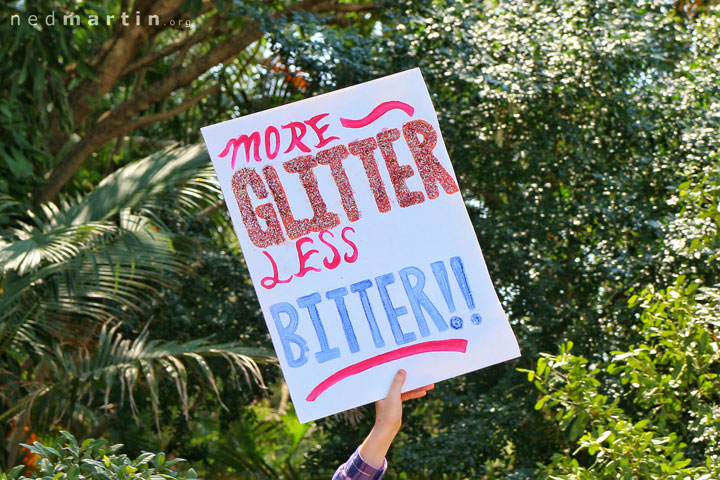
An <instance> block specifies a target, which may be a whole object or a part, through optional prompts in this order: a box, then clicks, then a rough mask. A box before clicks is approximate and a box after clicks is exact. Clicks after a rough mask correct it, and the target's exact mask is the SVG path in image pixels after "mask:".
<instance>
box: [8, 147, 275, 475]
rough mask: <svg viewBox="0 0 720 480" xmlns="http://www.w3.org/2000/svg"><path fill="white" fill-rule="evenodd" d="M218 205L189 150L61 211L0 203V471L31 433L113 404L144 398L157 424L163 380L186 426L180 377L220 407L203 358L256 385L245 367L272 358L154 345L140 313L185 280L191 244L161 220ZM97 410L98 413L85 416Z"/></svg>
mask: <svg viewBox="0 0 720 480" xmlns="http://www.w3.org/2000/svg"><path fill="white" fill-rule="evenodd" d="M218 198H219V189H218V188H217V185H216V183H215V181H214V172H213V171H212V168H211V167H210V165H209V160H208V157H207V154H206V153H205V152H204V149H202V148H200V147H197V146H196V147H186V148H179V149H169V150H164V151H162V152H159V153H157V154H155V155H151V156H150V157H147V158H144V159H142V160H139V161H136V162H133V163H131V164H129V165H127V166H125V167H124V168H122V169H119V170H117V171H116V172H115V173H113V174H112V175H110V176H108V177H107V178H105V179H104V180H103V181H102V182H101V183H100V184H99V185H98V186H97V187H96V188H95V189H94V190H93V191H92V192H90V193H88V194H86V195H82V196H79V197H77V198H75V199H64V200H62V201H61V203H60V205H55V204H52V203H48V204H45V205H42V206H41V207H40V208H38V209H36V210H30V209H28V208H27V207H26V206H25V205H24V204H23V203H21V202H17V201H14V200H12V199H11V198H8V197H5V198H0V421H2V422H3V424H2V426H0V435H2V436H3V438H6V439H7V440H8V441H7V442H0V445H2V444H4V445H7V446H5V447H0V449H4V451H0V454H2V457H3V460H0V463H5V465H4V466H5V467H9V466H12V465H13V464H15V463H16V461H17V459H18V453H19V451H18V449H19V446H18V445H19V443H20V442H21V441H24V440H25V436H27V434H28V432H29V431H30V430H32V431H34V432H45V431H49V430H50V429H53V428H56V427H57V426H60V425H62V426H63V427H65V428H66V429H70V430H72V429H73V428H74V427H79V426H81V425H82V426H84V427H85V428H91V427H93V426H97V425H98V424H100V423H102V421H103V417H104V416H107V415H110V414H111V413H110V412H111V409H108V408H107V407H108V405H109V404H111V402H112V403H115V402H123V401H126V400H127V401H128V402H129V404H130V407H131V408H132V411H133V412H136V411H137V408H138V407H137V405H136V402H135V395H136V392H137V388H143V389H145V391H146V392H149V398H150V404H151V406H152V409H153V411H154V414H155V420H156V423H157V419H158V408H159V406H160V403H161V399H160V396H159V390H158V385H159V382H160V380H161V379H163V378H165V379H169V380H172V381H173V382H174V383H175V385H176V388H177V392H178V395H179V397H180V399H181V403H182V407H183V411H184V414H185V416H186V417H188V416H189V412H188V394H187V385H188V371H189V370H190V369H192V370H194V371H197V372H200V376H201V378H203V379H204V381H206V382H207V383H208V384H209V385H210V386H211V387H212V388H213V390H214V391H215V392H216V393H218V398H219V391H218V386H217V385H216V381H215V376H214V374H213V371H212V369H211V368H210V367H209V366H208V363H207V362H206V358H207V357H212V356H215V357H222V358H224V359H225V360H227V362H228V363H229V365H230V368H231V371H232V372H234V373H241V374H242V375H240V376H239V377H241V378H244V379H245V380H246V381H247V383H249V384H250V383H257V384H260V385H262V377H261V375H260V371H259V369H258V366H257V364H256V363H255V362H256V360H271V359H272V357H271V355H270V354H269V353H267V352H266V351H263V350H261V349H251V348H244V347H243V345H241V344H239V343H224V344H213V343H210V342H209V341H208V340H207V339H193V340H190V341H185V342H178V341H163V340H158V339H152V330H151V329H150V328H148V325H149V320H150V319H149V318H147V314H146V312H147V310H148V309H149V307H150V306H151V305H153V304H156V303H157V302H158V301H161V300H159V297H160V293H161V292H162V291H163V290H164V289H168V288H173V287H174V286H177V285H178V283H179V280H180V279H181V278H182V276H184V275H191V274H192V266H191V261H190V259H191V258H192V251H193V250H192V249H193V248H197V247H196V246H195V245H196V243H197V242H193V241H186V240H187V239H183V237H182V234H179V233H178V232H177V231H175V230H173V228H172V222H170V221H169V220H170V219H175V220H176V219H188V218H191V217H192V216H194V215H197V214H198V212H200V211H202V210H203V209H207V208H208V206H210V205H213V204H216V203H217V201H218ZM210 210H212V209H210ZM3 225H9V226H5V227H2V226H3ZM132 326H135V327H139V328H135V329H133V328H131V327H132ZM138 330H139V332H138ZM140 385H141V387H140ZM136 387H137V388H136ZM100 402H101V404H102V405H103V406H105V407H106V408H105V409H98V408H94V409H93V408H90V407H91V406H92V405H96V406H98V404H100ZM158 428H159V426H158Z"/></svg>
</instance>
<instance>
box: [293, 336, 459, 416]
mask: <svg viewBox="0 0 720 480" xmlns="http://www.w3.org/2000/svg"><path fill="white" fill-rule="evenodd" d="M467 344H468V341H467V340H464V339H460V338H455V339H451V340H433V341H430V342H423V343H418V344H417V345H409V346H407V347H402V348H398V349H397V350H393V351H392V352H385V353H381V354H380V355H377V356H375V357H372V358H368V359H367V360H363V361H361V362H358V363H355V364H353V365H350V366H349V367H345V368H343V369H342V370H339V371H337V372H335V373H333V374H332V375H330V376H329V377H328V378H326V379H325V380H323V381H322V382H320V383H319V384H318V386H317V387H315V388H313V389H312V392H310V394H309V395H308V396H307V398H306V399H305V400H307V401H308V402H313V401H315V399H316V398H317V397H319V396H320V394H321V393H323V392H324V391H325V390H327V389H328V388H330V387H332V386H333V385H335V384H336V383H338V382H339V381H340V380H343V379H345V378H347V377H351V376H353V375H357V374H358V373H362V372H364V371H365V370H368V369H370V368H373V367H377V366H378V365H382V364H383V363H388V362H392V361H393V360H399V359H401V358H405V357H410V356H412V355H418V354H420V353H428V352H460V353H465V351H466V350H467Z"/></svg>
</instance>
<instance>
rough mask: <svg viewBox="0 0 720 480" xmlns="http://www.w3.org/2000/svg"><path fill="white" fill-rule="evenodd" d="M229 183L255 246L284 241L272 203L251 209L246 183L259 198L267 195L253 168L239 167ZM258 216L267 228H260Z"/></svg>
mask: <svg viewBox="0 0 720 480" xmlns="http://www.w3.org/2000/svg"><path fill="white" fill-rule="evenodd" d="M231 184H232V189H233V193H234V194H235V200H237V203H238V207H240V215H241V216H242V219H243V223H244V224H245V228H246V229H247V232H248V236H249V237H250V240H251V241H252V243H253V244H254V245H255V246H256V247H259V248H265V247H269V246H270V245H273V244H276V245H279V244H281V243H282V242H284V241H285V237H284V236H283V232H282V227H280V222H279V221H278V219H277V215H276V214H275V208H274V207H273V206H272V203H263V204H262V205H259V206H258V207H257V208H255V210H253V206H252V203H251V201H250V195H249V194H248V192H247V186H248V185H249V186H250V188H252V191H253V192H254V193H255V195H256V196H257V197H258V198H259V199H263V198H266V197H267V196H268V193H267V190H265V185H264V184H263V181H262V179H261V178H260V175H258V173H257V172H256V171H255V169H253V168H241V169H240V170H238V171H237V172H235V174H234V175H233V177H232V182H231ZM258 217H260V218H261V219H263V220H265V223H266V224H267V230H265V231H263V230H262V228H260V223H259V222H258Z"/></svg>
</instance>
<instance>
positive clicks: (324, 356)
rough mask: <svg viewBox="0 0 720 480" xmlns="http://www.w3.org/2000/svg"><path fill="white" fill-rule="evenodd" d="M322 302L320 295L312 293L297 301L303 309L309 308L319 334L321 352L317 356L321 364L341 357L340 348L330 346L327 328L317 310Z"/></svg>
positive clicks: (311, 318) (316, 331) (314, 326)
mask: <svg viewBox="0 0 720 480" xmlns="http://www.w3.org/2000/svg"><path fill="white" fill-rule="evenodd" d="M321 301H322V297H321V296H320V294H319V293H311V294H310V295H305V296H304V297H300V298H298V299H297V304H298V306H299V307H301V308H307V311H308V313H309V314H310V320H312V324H313V328H315V333H316V334H317V338H318V341H319V342H320V351H319V352H317V353H316V354H315V357H316V358H317V361H318V362H320V363H323V362H327V361H328V360H332V359H333V358H338V357H339V356H340V349H339V348H337V347H336V348H330V345H329V344H328V339H327V334H326V333H325V328H323V324H322V321H321V320H320V313H319V312H318V310H317V307H316V305H317V304H318V303H320V302H321Z"/></svg>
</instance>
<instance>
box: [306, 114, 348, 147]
mask: <svg viewBox="0 0 720 480" xmlns="http://www.w3.org/2000/svg"><path fill="white" fill-rule="evenodd" d="M328 115H330V114H329V113H321V114H320V115H315V116H314V117H312V118H311V119H310V120H305V123H307V124H308V125H310V128H312V129H313V131H314V132H315V135H317V137H318V140H319V142H318V144H317V145H315V148H322V147H324V146H325V145H327V144H328V143H330V142H332V141H333V140H338V139H339V138H340V137H329V138H323V134H324V133H325V130H327V129H328V127H329V126H330V125H323V126H322V127H318V125H317V123H318V122H319V121H320V120H322V119H323V118H325V117H327V116H328Z"/></svg>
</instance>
